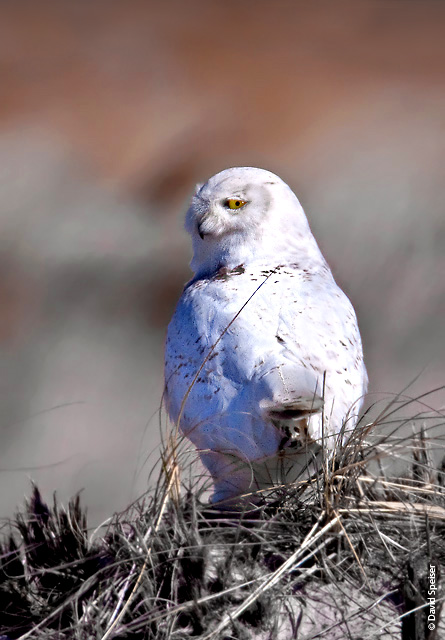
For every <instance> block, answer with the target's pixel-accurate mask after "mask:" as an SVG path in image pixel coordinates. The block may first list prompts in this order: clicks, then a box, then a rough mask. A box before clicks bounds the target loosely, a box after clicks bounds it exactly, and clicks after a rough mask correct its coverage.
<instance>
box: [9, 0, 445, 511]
mask: <svg viewBox="0 0 445 640" xmlns="http://www.w3.org/2000/svg"><path fill="white" fill-rule="evenodd" d="M0 12H1V16H0V75H1V84H0V87H1V89H0V91H1V94H2V95H1V100H0V180H1V198H0V229H1V231H0V265H1V269H0V306H1V315H0V341H1V373H0V376H1V378H0V385H1V386H0V399H1V405H2V412H1V416H2V417H1V422H0V516H8V515H12V512H13V509H14V507H15V505H16V504H18V503H19V502H20V501H21V499H22V496H23V494H24V493H25V492H28V491H29V478H30V477H32V478H34V479H35V480H37V481H38V483H39V485H40V486H41V488H42V490H43V491H44V492H45V494H46V495H47V496H48V494H49V493H50V492H51V491H53V490H55V489H57V491H58V493H59V495H60V496H61V498H62V499H64V500H66V499H67V498H68V497H69V496H70V495H72V494H73V493H74V492H76V491H78V490H79V489H82V488H85V491H84V501H85V502H86V503H87V504H88V506H89V511H90V515H91V517H92V521H93V522H99V521H100V520H101V519H102V518H106V517H107V516H108V515H110V514H111V512H112V511H113V510H115V509H122V508H123V507H125V506H126V505H127V503H128V502H129V500H130V498H134V497H136V496H137V495H138V494H139V493H141V492H142V491H143V490H144V488H145V486H146V483H147V476H148V472H149V470H150V464H151V462H150V461H151V460H154V459H155V458H156V452H154V453H153V454H152V456H151V458H150V460H149V461H148V462H145V458H146V456H148V454H149V453H150V452H151V451H152V450H154V449H155V448H156V446H157V444H158V443H159V428H158V422H159V421H158V417H157V415H156V412H157V409H158V407H159V404H160V401H161V394H162V351H163V339H164V333H165V329H166V326H167V323H168V320H169V317H170V315H171V313H172V310H173V307H174V304H175V301H176V299H177V297H178V296H179V294H180V291H181V288H182V285H183V283H184V282H185V281H186V280H187V279H188V278H189V275H190V272H189V271H188V266H187V265H188V260H189V258H190V248H189V243H188V239H187V237H186V235H185V232H184V231H183V230H182V217H183V214H184V211H185V209H186V204H187V198H188V197H189V195H190V192H191V190H192V188H193V185H194V183H195V182H197V181H202V180H205V179H206V178H207V177H209V176H210V175H212V174H213V173H215V172H216V171H218V170H221V169H223V168H225V167H227V166H234V165H254V166H260V167H264V168H268V169H271V170H272V171H275V172H276V173H278V174H280V175H281V176H282V177H283V178H284V179H285V180H286V181H287V182H288V183H289V184H290V185H291V186H292V187H293V188H294V190H295V191H296V193H297V195H298V196H299V198H300V200H301V202H302V204H303V206H304V207H305V209H306V211H307V214H308V217H309V220H310V223H311V226H312V228H313V230H314V233H315V235H316V238H317V240H318V241H319V244H320V246H321V248H322V250H323V252H324V253H325V256H326V258H327V259H328V261H329V263H330V264H331V266H332V268H333V271H334V274H335V276H336V278H337V281H338V282H339V284H340V285H341V286H342V287H343V288H344V289H345V291H346V292H347V293H348V295H349V296H350V297H351V299H352V301H353V303H354V305H355V307H356V310H357V313H358V317H359V323H360V326H361V330H362V335H363V340H364V347H365V354H366V361H367V364H368V368H369V374H370V379H371V391H372V392H381V391H385V392H397V391H400V390H401V389H402V388H403V387H404V386H405V385H406V384H408V383H409V382H410V381H411V380H413V379H414V378H415V376H417V375H418V374H421V375H420V377H419V379H418V380H417V382H416V383H415V385H414V387H413V389H412V390H411V391H412V393H421V392H422V391H427V390H429V389H432V388H434V387H437V386H439V385H440V384H442V383H445V360H444V356H445V331H444V314H445V252H444V244H445V214H444V205H443V201H444V193H443V188H442V186H443V180H444V175H443V174H444V166H445V157H444V149H445V145H444V122H445V83H444V68H445V39H444V37H443V34H444V27H445V4H444V3H443V2H441V1H434V2H433V1H428V0H422V1H418V2H416V1H409V0H380V1H373V2H366V1H357V0H355V1H354V2H352V3H343V2H335V3H327V4H326V3H319V2H298V1H293V2H279V1H274V2H272V1H271V0H269V1H268V2H265V1H261V0H256V1H255V2H254V1H253V0H252V1H249V0H245V1H231V0H221V1H218V2H212V1H210V0H207V1H206V2H204V1H203V2H172V1H167V2H164V3H160V2H149V1H148V0H145V1H144V2H142V1H140V2H135V1H127V2H110V1H105V0H104V1H99V0H96V2H94V3H86V2H85V3H84V2H76V3H75V2H69V1H68V0H66V1H61V0H58V1H57V2H56V1H55V2H47V1H45V0H40V2H38V3H36V2H35V3H27V2H21V1H20V0H4V1H3V2H2V4H1V9H0ZM374 397H375V396H371V399H372V398H374ZM430 402H431V403H432V404H433V405H434V406H435V407H439V406H441V404H442V403H443V395H442V397H441V396H440V394H438V395H436V396H435V397H433V398H432V399H431V401H430ZM144 462H145V464H144Z"/></svg>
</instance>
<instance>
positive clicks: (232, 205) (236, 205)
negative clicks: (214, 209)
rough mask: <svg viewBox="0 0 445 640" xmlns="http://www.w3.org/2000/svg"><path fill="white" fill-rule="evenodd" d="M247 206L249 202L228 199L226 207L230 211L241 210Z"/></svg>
mask: <svg viewBox="0 0 445 640" xmlns="http://www.w3.org/2000/svg"><path fill="white" fill-rule="evenodd" d="M245 204H247V202H246V201H245V200H241V198H227V200H226V207H228V208H229V209H241V207H244V205H245Z"/></svg>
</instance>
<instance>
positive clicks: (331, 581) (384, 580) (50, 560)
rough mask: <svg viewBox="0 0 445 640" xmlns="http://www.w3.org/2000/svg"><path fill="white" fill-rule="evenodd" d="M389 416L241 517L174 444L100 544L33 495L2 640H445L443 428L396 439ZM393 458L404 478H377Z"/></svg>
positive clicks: (260, 498)
mask: <svg viewBox="0 0 445 640" xmlns="http://www.w3.org/2000/svg"><path fill="white" fill-rule="evenodd" d="M399 404H401V403H400V402H399ZM395 408H396V407H395V403H394V402H392V403H390V404H389V406H388V407H386V409H385V410H384V411H383V412H381V414H380V415H379V417H378V420H377V422H378V425H379V426H380V427H385V428H386V431H385V434H383V435H382V434H381V432H380V434H379V433H378V432H377V430H376V428H375V427H376V421H373V422H372V423H370V424H368V425H363V426H362V427H361V428H359V429H356V430H355V431H354V434H353V435H352V437H351V438H350V439H349V441H348V442H347V444H346V445H344V446H339V447H338V450H337V452H336V454H335V457H334V458H333V460H330V461H325V464H324V466H323V468H320V469H319V470H318V471H317V473H316V474H314V476H313V477H312V478H310V479H308V480H302V481H301V482H298V483H294V484H293V485H285V486H280V487H275V488H274V489H273V490H270V491H268V492H267V493H266V492H265V493H264V494H263V495H258V494H257V495H256V496H255V498H256V500H255V503H253V502H251V501H249V498H248V497H246V498H245V499H244V500H243V502H242V503H240V507H239V511H234V510H232V511H229V510H227V511H224V509H223V508H221V509H215V508H212V507H210V506H209V505H208V504H206V502H205V501H204V498H203V493H204V491H205V488H206V485H205V481H204V480H203V481H202V482H201V483H199V482H198V483H197V482H196V480H194V481H190V482H188V483H185V482H182V483H181V482H180V473H181V469H182V472H183V473H184V467H185V464H184V463H182V464H180V458H181V455H182V454H180V453H179V443H178V441H177V440H176V439H175V438H172V439H171V440H170V445H169V447H167V451H166V452H165V453H164V455H163V458H162V470H161V472H160V474H159V479H158V483H157V485H156V487H154V488H153V490H152V491H151V492H149V493H148V494H147V495H146V496H145V497H144V498H143V499H141V500H140V501H139V502H138V503H136V504H135V505H132V507H131V508H129V509H128V510H127V511H126V512H125V513H123V514H120V515H118V516H116V517H115V518H114V520H113V522H112V523H111V524H110V525H108V527H107V529H106V530H105V531H101V532H100V533H99V532H95V533H94V534H93V535H91V536H90V535H89V533H88V530H87V526H86V519H85V515H84V513H83V512H82V510H81V508H80V503H79V498H76V499H75V500H74V501H73V502H71V503H70V504H69V506H68V508H67V509H66V510H64V509H63V508H61V507H59V506H58V505H57V504H56V501H54V504H53V506H52V507H48V506H47V505H46V504H45V503H44V502H43V501H42V498H41V496H40V493H39V491H38V489H37V488H36V487H34V490H33V495H32V497H31V499H30V500H29V502H28V503H27V506H26V510H25V512H24V513H22V514H19V515H18V516H17V517H16V519H15V521H14V522H13V523H12V525H11V527H10V531H9V532H8V533H7V534H5V535H4V540H3V542H2V546H1V550H0V602H1V606H0V638H1V640H16V639H18V638H22V639H24V638H35V639H43V638H45V639H48V640H71V639H76V640H77V639H78V640H84V639H89V638H94V639H95V638H102V639H104V640H107V639H108V638H128V639H131V640H151V639H159V640H164V639H165V640H168V639H176V638H177V639H185V638H197V639H198V638H199V639H201V640H204V639H210V638H215V639H216V638H219V639H221V640H222V639H224V640H226V639H227V640H228V639H229V638H239V639H244V638H246V639H252V638H253V639H255V640H256V639H258V640H260V639H261V640H266V639H269V638H270V639H271V640H272V639H273V640H275V639H277V640H287V639H289V640H290V639H291V638H301V639H304V640H309V639H315V638H329V639H330V640H336V639H338V640H340V639H341V640H343V639H354V640H358V639H359V638H360V639H361V640H366V639H368V640H373V639H374V638H377V637H378V638H385V639H387V640H392V639H394V640H395V639H398V640H440V638H442V637H445V635H444V630H443V627H442V628H441V626H440V625H441V622H440V609H441V604H442V600H443V597H444V593H443V589H442V587H441V575H443V574H444V571H445V489H444V482H443V470H441V468H440V465H439V466H438V465H437V463H435V462H434V460H433V459H432V452H433V450H434V449H435V450H438V451H439V450H440V449H441V447H442V441H441V438H440V437H439V438H437V437H434V434H435V433H436V432H437V430H438V429H440V428H441V427H442V433H443V420H442V418H441V417H438V416H437V415H436V421H435V422H434V423H431V424H429V423H428V420H430V418H431V416H429V415H427V414H418V415H417V416H416V417H415V420H414V421H415V422H417V424H418V425H420V426H419V428H418V429H417V434H418V435H416V436H414V437H412V436H407V435H406V434H405V435H403V436H402V435H400V433H401V431H400V430H401V428H403V427H405V426H406V424H407V421H406V420H404V419H402V418H397V420H396V418H395V416H394V410H395ZM410 420H411V422H412V421H413V419H412V418H411V419H410ZM426 425H428V426H426ZM391 457H392V458H397V459H400V458H405V459H407V460H408V459H409V461H410V463H409V466H408V467H407V468H406V471H405V473H404V475H400V474H399V475H398V477H391V475H390V473H389V472H388V471H387V470H385V469H384V465H383V463H384V462H385V461H387V460H388V459H390V458H391ZM192 477H193V473H192ZM431 567H434V575H435V579H436V586H437V591H436V592H435V600H436V605H435V613H434V616H435V617H434V628H431V626H429V625H431V619H429V618H428V616H429V615H431V609H430V606H429V605H430V603H429V601H428V591H429V590H430V587H431V582H430V576H431Z"/></svg>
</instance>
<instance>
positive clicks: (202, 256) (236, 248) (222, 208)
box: [185, 167, 319, 275]
mask: <svg viewBox="0 0 445 640" xmlns="http://www.w3.org/2000/svg"><path fill="white" fill-rule="evenodd" d="M185 228H186V230H187V231H188V232H189V233H190V234H191V236H192V242H193V252H194V255H193V259H192V262H191V267H192V269H193V270H194V271H195V273H196V274H197V275H211V274H212V273H214V272H215V271H217V270H218V269H220V268H221V267H227V268H233V267H236V266H238V265H240V264H245V265H248V264H251V263H252V262H263V263H268V264H269V263H270V261H271V260H273V259H275V258H276V257H277V256H280V261H281V263H285V262H286V260H291V261H292V260H294V261H295V260H297V259H298V256H297V254H299V253H301V252H302V251H303V253H308V252H309V253H312V254H314V255H315V254H319V250H318V247H317V245H316V242H315V240H314V238H313V236H312V233H311V231H310V228H309V224H308V222H307V219H306V216H305V214H304V211H303V209H302V207H301V205H300V203H299V201H298V199H297V197H296V196H295V194H294V193H293V192H292V191H291V189H290V188H289V187H288V186H287V184H286V183H285V182H283V180H281V178H279V177H278V176H277V175H275V174H274V173H271V172H270V171H266V170H265V169H257V168H254V167H234V168H232V169H225V170H224V171H221V172H220V173H217V174H216V175H214V176H213V177H212V178H210V179H209V180H208V181H207V182H206V183H205V184H203V185H198V186H197V189H196V193H195V194H194V196H193V198H192V201H191V204H190V207H189V209H188V211H187V215H186V224H185Z"/></svg>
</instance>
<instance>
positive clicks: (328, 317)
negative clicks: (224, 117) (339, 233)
mask: <svg viewBox="0 0 445 640" xmlns="http://www.w3.org/2000/svg"><path fill="white" fill-rule="evenodd" d="M186 229H187V230H188V232H189V233H190V234H191V236H192V242H193V251H194V255H193V259H192V262H191V266H192V269H193V270H194V272H195V276H194V278H193V279H192V280H191V281H190V282H189V283H188V284H187V285H186V287H185V289H184V292H183V294H182V296H181V298H180V300H179V302H178V305H177V308H176V311H175V313H174V315H173V318H172V320H171V322H170V324H169V327H168V334H167V341H166V357H165V398H166V407H167V410H168V413H169V415H170V418H171V420H172V421H173V422H174V423H179V427H180V429H181V430H182V432H183V433H184V434H185V435H186V436H187V437H188V438H189V439H190V440H191V441H192V442H193V443H194V445H195V446H196V447H197V449H198V451H199V453H200V456H201V459H202V461H203V463H204V465H205V466H206V467H207V468H208V470H209V471H210V473H211V475H212V478H213V481H214V490H215V491H214V495H213V500H214V501H219V500H223V499H227V498H233V497H234V496H238V495H240V494H242V493H245V492H252V491H255V490H257V489H264V488H267V487H271V486H273V485H275V484H277V483H281V482H290V481H294V480H296V479H297V478H298V477H300V476H301V475H302V474H304V473H307V472H308V471H309V470H310V469H312V468H313V466H314V464H315V462H316V460H317V456H318V455H319V452H320V451H321V448H322V447H324V449H325V450H326V451H328V452H329V451H332V450H333V449H334V447H335V445H336V439H337V438H338V437H339V435H338V434H340V433H341V436H340V437H341V438H344V437H345V436H346V435H347V434H348V433H350V432H351V430H353V429H354V428H355V425H356V422H357V416H358V412H359V410H360V407H361V404H362V401H363V395H364V394H365V393H366V389H367V374H366V369H365V365H364V362H363V354H362V346H361V340H360V334H359V330H358V327H357V320H356V316H355V313H354V309H353V307H352V305H351V303H350V302H349V300H348V298H347V297H346V295H345V294H344V293H343V292H342V291H341V289H340V288H339V287H338V286H337V285H336V283H335V281H334V279H333V277H332V274H331V271H330V269H329V267H328V265H327V264H326V261H325V260H324V258H323V256H322V255H321V252H320V250H319V248H318V245H317V243H316V241H315V239H314V237H313V235H312V233H311V230H310V228H309V224H308V222H307V219H306V216H305V214H304V211H303V209H302V207H301V205H300V203H299V202H298V200H297V198H296V196H295V195H294V193H293V192H292V191H291V189H290V188H289V187H288V186H287V185H286V184H285V183H284V182H283V181H282V180H281V179H280V178H279V177H278V176H276V175H274V174H273V173H271V172H269V171H265V170H263V169H255V168H251V167H238V168H233V169H227V170H225V171H222V172H221V173H218V174H217V175H215V176H213V177H212V178H210V180H208V182H206V183H205V184H204V185H203V186H201V187H199V188H198V189H197V192H196V193H195V195H194V197H193V199H192V202H191V205H190V208H189V210H188V212H187V218H186Z"/></svg>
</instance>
